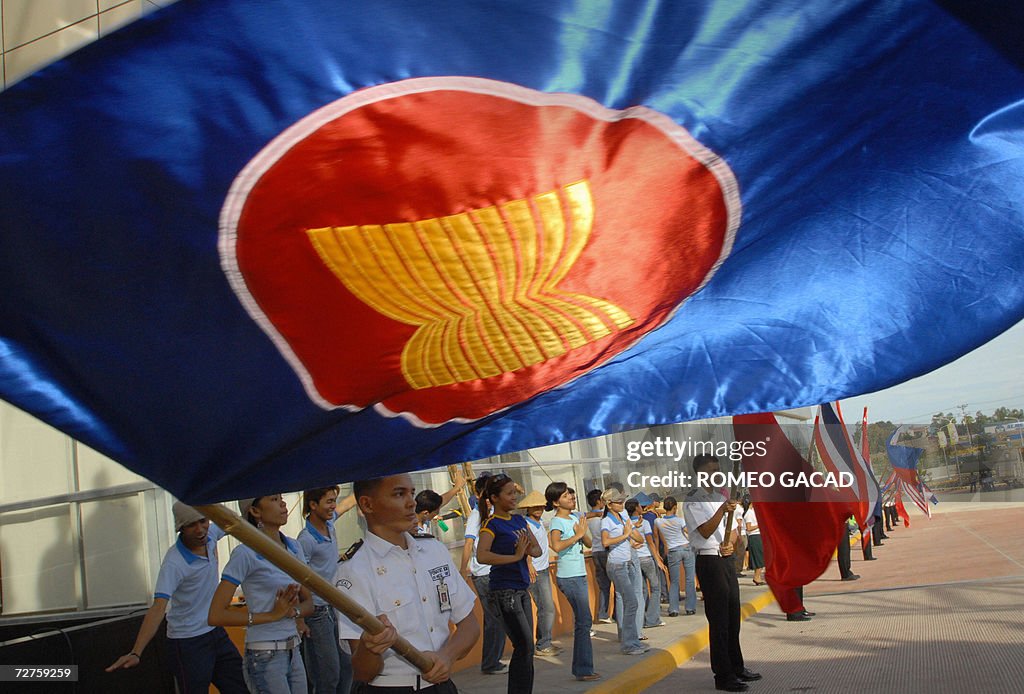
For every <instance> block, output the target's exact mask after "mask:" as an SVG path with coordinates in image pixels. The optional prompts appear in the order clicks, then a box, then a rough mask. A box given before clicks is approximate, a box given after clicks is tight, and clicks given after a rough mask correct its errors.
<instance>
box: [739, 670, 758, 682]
mask: <svg viewBox="0 0 1024 694" xmlns="http://www.w3.org/2000/svg"><path fill="white" fill-rule="evenodd" d="M736 679H738V680H739V681H740V682H756V681H757V680H759V679H761V673H760V672H754V671H753V670H749V669H747V668H743V669H742V670H740V671H739V672H737V673H736Z"/></svg>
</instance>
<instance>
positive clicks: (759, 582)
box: [754, 581, 766, 586]
mask: <svg viewBox="0 0 1024 694" xmlns="http://www.w3.org/2000/svg"><path fill="white" fill-rule="evenodd" d="M765 583H766V581H754V585H755V586H763V585H764V584H765Z"/></svg>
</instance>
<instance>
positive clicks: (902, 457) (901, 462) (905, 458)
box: [885, 425, 939, 518]
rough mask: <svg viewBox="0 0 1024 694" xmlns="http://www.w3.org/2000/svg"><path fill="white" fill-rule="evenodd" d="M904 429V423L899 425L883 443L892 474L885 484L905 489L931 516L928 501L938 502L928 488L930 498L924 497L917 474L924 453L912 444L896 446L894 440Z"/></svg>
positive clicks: (921, 484)
mask: <svg viewBox="0 0 1024 694" xmlns="http://www.w3.org/2000/svg"><path fill="white" fill-rule="evenodd" d="M905 429H906V426H905V425H902V426H899V427H897V428H896V429H895V431H893V432H892V434H891V435H890V436H889V440H888V441H886V443H885V448H886V450H887V451H888V453H889V463H890V464H891V465H892V474H890V475H889V479H890V480H893V482H892V483H890V482H889V481H888V480H887V484H886V486H889V485H890V484H895V485H897V486H898V488H899V489H901V490H903V491H906V493H907V496H908V497H910V500H911V501H913V502H914V504H916V505H917V507H918V508H919V509H921V512H922V513H924V514H925V515H926V516H928V517H929V518H931V516H932V512H931V508H930V507H929V506H928V501H932V502H933V503H936V504H937V503H939V500H938V499H936V498H935V495H934V494H932V493H931V490H928V492H927V495H928V496H930V497H931V499H928V498H926V496H925V491H924V484H923V483H922V482H921V478H920V477H919V476H918V474H917V465H918V461H919V460H920V458H921V454H922V453H924V451H923V450H921V449H920V448H914V447H912V446H897V445H896V442H897V441H898V440H899V438H900V434H902V433H903V431H904V430H905Z"/></svg>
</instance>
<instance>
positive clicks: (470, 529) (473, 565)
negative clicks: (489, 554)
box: [466, 508, 491, 576]
mask: <svg viewBox="0 0 1024 694" xmlns="http://www.w3.org/2000/svg"><path fill="white" fill-rule="evenodd" d="M470 538H472V539H473V554H472V556H470V558H469V570H470V572H472V574H473V575H474V576H490V575H491V565H490V564H481V563H480V562H478V561H477V560H476V550H477V547H479V545H480V509H478V508H475V509H473V510H472V511H470V512H469V518H467V519H466V539H467V540H468V539H470Z"/></svg>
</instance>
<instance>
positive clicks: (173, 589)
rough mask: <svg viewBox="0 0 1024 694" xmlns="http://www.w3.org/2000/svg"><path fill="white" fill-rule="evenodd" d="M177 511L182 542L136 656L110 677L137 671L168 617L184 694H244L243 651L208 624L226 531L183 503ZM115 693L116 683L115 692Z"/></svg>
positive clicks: (164, 574)
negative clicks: (211, 691) (214, 690)
mask: <svg viewBox="0 0 1024 694" xmlns="http://www.w3.org/2000/svg"><path fill="white" fill-rule="evenodd" d="M172 510H173V512H174V529H175V530H176V531H177V532H178V540H177V542H175V543H174V545H173V546H172V547H171V548H170V549H168V550H167V553H166V554H165V555H164V560H163V562H162V563H161V564H160V573H159V574H157V579H156V591H155V592H154V596H153V604H152V605H150V607H149V610H148V611H147V612H146V616H145V617H143V619H142V625H141V626H140V627H139V633H138V635H137V636H136V637H135V644H134V645H133V646H132V649H131V651H129V652H128V653H126V654H125V655H123V656H121V657H120V658H118V659H117V660H116V661H115V662H114V663H113V664H112V665H111V666H110V667H108V668H107V672H113V671H115V670H120V669H129V668H133V667H136V666H137V665H138V664H139V662H140V661H141V659H142V653H143V652H144V651H145V650H146V646H148V645H149V642H150V641H152V640H153V637H154V636H156V633H157V631H158V630H159V628H160V622H162V621H163V619H164V615H165V614H166V616H167V650H168V651H169V657H168V658H167V662H168V663H169V664H170V667H171V672H172V674H173V675H174V679H175V680H176V681H177V683H178V691H180V692H182V694H195V693H198V692H202V693H203V694H205V693H206V692H207V691H209V688H210V684H213V685H214V686H216V687H217V689H219V690H220V691H221V692H222V693H223V694H228V693H230V694H242V693H243V692H246V691H248V690H247V689H246V686H245V681H244V680H243V678H242V658H241V656H239V655H238V649H236V648H235V646H234V644H233V643H231V639H230V638H228V635H227V632H226V631H224V629H223V628H222V627H212V626H210V625H209V624H207V623H206V613H207V611H208V610H209V608H210V600H211V599H212V598H213V593H214V591H215V590H216V589H217V571H218V566H217V540H219V539H220V538H222V537H224V531H223V530H221V529H220V528H219V527H217V526H216V525H213V526H211V525H210V521H209V520H207V519H206V518H204V517H203V515H202V514H201V513H199V511H196V510H195V509H194V508H192V507H191V506H188V505H187V504H183V503H181V502H180V501H176V502H175V503H174V506H173V507H172ZM168 606H170V611H169V612H168ZM115 687H116V685H115V684H113V683H111V688H115Z"/></svg>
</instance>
